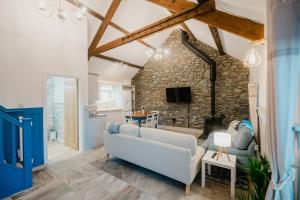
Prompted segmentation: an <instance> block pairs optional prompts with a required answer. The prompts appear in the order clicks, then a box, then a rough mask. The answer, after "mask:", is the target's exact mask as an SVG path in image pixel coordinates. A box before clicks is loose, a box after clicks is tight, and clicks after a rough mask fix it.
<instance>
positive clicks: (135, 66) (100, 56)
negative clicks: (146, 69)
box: [95, 54, 143, 69]
mask: <svg viewBox="0 0 300 200" xmlns="http://www.w3.org/2000/svg"><path fill="white" fill-rule="evenodd" d="M95 57H97V58H101V59H104V60H108V61H111V62H118V63H123V64H125V65H128V66H130V67H134V68H138V69H143V67H142V66H139V65H136V64H132V63H129V62H126V61H123V60H119V59H116V58H112V57H108V56H104V55H100V54H99V55H95Z"/></svg>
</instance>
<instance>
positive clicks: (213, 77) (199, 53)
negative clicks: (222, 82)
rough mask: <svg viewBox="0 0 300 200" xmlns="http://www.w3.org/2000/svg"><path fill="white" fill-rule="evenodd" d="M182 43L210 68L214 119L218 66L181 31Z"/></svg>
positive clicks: (213, 114) (212, 114)
mask: <svg viewBox="0 0 300 200" xmlns="http://www.w3.org/2000/svg"><path fill="white" fill-rule="evenodd" d="M181 31H182V33H181V42H182V44H183V45H184V46H186V47H187V48H189V49H190V50H191V51H193V52H194V53H195V54H196V55H197V56H199V57H200V58H201V59H203V60H204V61H205V62H206V63H207V64H209V66H210V82H211V116H212V117H214V116H215V115H216V86H215V82H216V76H217V68H216V66H217V64H216V62H215V61H214V60H213V59H211V58H210V57H209V56H208V55H207V54H206V53H204V52H203V51H201V50H200V49H198V48H197V47H196V46H195V45H193V44H192V43H191V42H190V41H189V36H188V34H187V33H186V32H185V31H183V30H181Z"/></svg>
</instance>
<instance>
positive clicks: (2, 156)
mask: <svg viewBox="0 0 300 200" xmlns="http://www.w3.org/2000/svg"><path fill="white" fill-rule="evenodd" d="M31 134H32V120H31V119H30V118H27V119H23V120H22V121H19V120H17V119H16V118H14V117H12V116H11V115H9V114H7V113H5V112H3V111H1V110H0V199H2V198H4V197H7V196H9V195H12V194H14V193H16V192H19V191H21V190H24V189H27V188H30V187H32V152H31V147H32V144H31ZM20 135H21V137H19V136H20ZM19 140H22V147H21V148H22V150H23V151H22V159H20V155H18V153H19V154H20V152H18V149H19V148H18V145H19V144H20V142H19Z"/></svg>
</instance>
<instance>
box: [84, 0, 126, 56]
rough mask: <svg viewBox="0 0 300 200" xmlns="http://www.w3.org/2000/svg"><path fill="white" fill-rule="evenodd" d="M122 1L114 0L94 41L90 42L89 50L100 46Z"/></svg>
mask: <svg viewBox="0 0 300 200" xmlns="http://www.w3.org/2000/svg"><path fill="white" fill-rule="evenodd" d="M120 3H121V0H113V1H112V3H111V5H110V7H109V9H108V11H107V12H106V15H105V17H104V19H103V21H102V23H101V24H100V26H99V28H98V30H97V32H96V34H95V36H94V39H93V41H92V43H91V44H90V47H89V52H91V51H93V50H94V49H95V48H96V47H97V46H98V44H99V42H100V40H101V38H102V36H103V34H104V32H105V30H106V28H107V26H108V24H109V22H111V19H112V18H113V16H114V14H115V13H116V11H117V9H118V7H119V5H120Z"/></svg>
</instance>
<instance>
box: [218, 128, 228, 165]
mask: <svg viewBox="0 0 300 200" xmlns="http://www.w3.org/2000/svg"><path fill="white" fill-rule="evenodd" d="M214 144H215V145H216V146H219V150H218V153H217V160H219V157H222V154H223V153H225V154H226V155H227V158H228V160H229V161H230V158H229V155H228V151H227V148H229V147H231V135H230V134H228V133H225V132H215V133H214Z"/></svg>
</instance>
